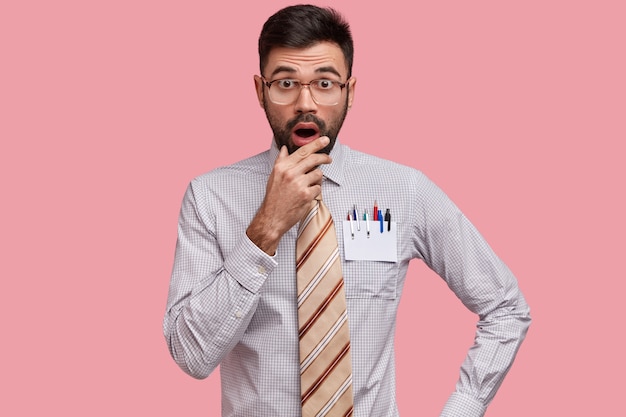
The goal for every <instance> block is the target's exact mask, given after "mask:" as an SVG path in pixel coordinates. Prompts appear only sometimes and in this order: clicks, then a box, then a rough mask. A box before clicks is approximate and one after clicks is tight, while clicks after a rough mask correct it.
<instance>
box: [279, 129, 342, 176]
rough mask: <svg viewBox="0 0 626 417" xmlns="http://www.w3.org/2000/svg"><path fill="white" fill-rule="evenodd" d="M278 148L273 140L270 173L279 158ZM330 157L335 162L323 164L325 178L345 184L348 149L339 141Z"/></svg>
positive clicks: (321, 167)
mask: <svg viewBox="0 0 626 417" xmlns="http://www.w3.org/2000/svg"><path fill="white" fill-rule="evenodd" d="M278 153H279V150H278V146H276V142H275V141H274V139H273V138H272V146H271V147H270V150H269V159H268V164H269V172H271V171H272V168H273V167H274V162H275V161H276V158H278ZM330 157H331V158H333V162H331V163H330V164H323V165H321V166H320V169H321V170H322V173H323V174H324V178H326V179H328V180H330V181H332V182H334V183H335V184H337V185H341V184H342V183H343V182H344V166H345V158H346V149H345V146H343V145H342V144H341V143H339V139H337V141H336V142H335V146H334V147H333V149H332V151H330Z"/></svg>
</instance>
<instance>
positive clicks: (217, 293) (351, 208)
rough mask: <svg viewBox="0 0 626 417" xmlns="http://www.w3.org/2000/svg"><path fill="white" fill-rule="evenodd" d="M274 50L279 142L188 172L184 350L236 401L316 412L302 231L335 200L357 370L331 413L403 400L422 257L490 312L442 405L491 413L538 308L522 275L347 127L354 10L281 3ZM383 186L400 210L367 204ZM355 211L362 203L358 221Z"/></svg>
mask: <svg viewBox="0 0 626 417" xmlns="http://www.w3.org/2000/svg"><path fill="white" fill-rule="evenodd" d="M259 57H260V75H258V76H255V77H254V82H255V86H256V93H257V96H258V100H259V103H260V105H261V106H262V107H263V109H264V110H265V113H266V115H267V119H268V121H269V124H270V126H271V128H272V131H273V139H274V140H273V143H272V144H271V147H270V149H269V150H268V151H266V152H264V153H261V154H259V155H256V156H253V157H251V158H248V159H246V160H244V161H241V162H239V163H236V164H233V165H231V166H228V167H224V168H219V169H216V170H214V171H212V172H209V173H207V174H205V175H202V176H200V177H198V178H196V179H194V180H193V181H192V182H191V184H190V185H189V188H188V190H187V193H186V194H185V197H184V199H183V203H182V208H181V213H180V220H179V236H178V242H177V248H176V257H175V262H174V269H173V273H172V280H171V285H170V293H169V297H168V303H167V311H166V315H165V320H164V333H165V337H166V340H167V343H168V346H169V349H170V352H171V354H172V356H173V358H174V360H175V361H176V362H177V363H178V365H179V366H180V367H181V368H182V369H183V370H184V371H185V372H187V373H188V374H190V375H192V376H194V377H196V378H205V377H207V376H208V375H209V374H210V373H211V372H212V371H213V370H215V368H216V367H217V366H218V365H220V373H221V384H222V397H223V400H222V403H223V405H222V410H223V415H224V416H244V417H249V416H261V417H263V416H267V417H279V416H285V417H294V416H300V415H303V416H305V417H306V416H308V415H309V414H308V413H309V411H308V410H306V407H305V402H306V401H307V398H305V397H306V396H305V394H304V382H301V366H302V367H304V365H303V364H302V363H301V358H300V352H299V351H300V347H299V319H298V314H299V307H298V302H299V301H298V297H299V296H300V290H299V289H298V288H297V283H296V266H295V265H296V242H297V239H298V234H299V233H300V231H299V226H300V225H301V223H304V222H305V220H304V219H305V218H307V214H308V215H309V216H311V214H310V213H315V211H314V210H313V211H311V210H312V208H315V209H317V208H319V210H320V212H321V210H322V207H323V205H324V206H325V207H327V208H328V209H329V210H330V214H332V217H333V219H334V223H335V225H336V228H335V230H336V233H332V236H333V241H334V237H335V235H336V238H337V241H338V248H339V252H338V253H339V257H340V258H341V262H340V267H341V271H342V273H343V281H342V284H343V285H339V287H341V288H340V289H341V291H343V294H342V296H341V297H338V298H337V300H341V302H343V303H345V304H347V323H348V326H349V337H350V341H349V343H348V344H347V345H346V347H347V348H348V349H347V351H348V352H349V355H351V356H346V357H348V358H351V359H350V361H349V365H348V366H350V365H351V371H350V370H349V369H348V372H351V375H348V376H347V377H345V379H342V381H344V382H345V384H344V385H345V386H343V389H344V390H343V391H341V392H342V394H341V395H342V397H341V398H342V401H343V400H345V402H346V404H345V409H344V410H343V411H341V414H338V413H337V412H336V409H335V408H336V407H335V408H333V407H334V405H333V404H334V402H333V401H335V400H337V398H338V396H339V394H336V395H335V394H333V395H335V399H334V400H328V402H327V403H326V400H324V402H325V404H326V409H330V411H329V412H328V414H324V413H325V412H326V411H322V412H321V414H319V415H329V416H330V415H342V416H343V415H354V416H356V417H366V416H375V417H386V416H398V415H399V412H398V409H397V405H396V400H395V370H394V366H395V364H394V345H393V344H394V330H395V317H396V312H397V308H398V303H399V300H400V293H401V291H402V288H403V284H404V279H405V276H406V272H407V268H408V265H409V261H410V260H411V259H422V260H423V261H424V262H425V263H426V264H427V265H428V266H429V267H430V268H432V269H433V270H434V271H435V272H437V273H438V274H439V275H440V276H441V277H442V278H443V279H444V280H445V281H446V283H447V284H448V286H449V287H450V288H451V289H452V291H454V293H455V294H456V295H457V296H458V297H459V298H460V299H461V301H462V302H463V303H464V304H465V305H466V306H467V308H469V309H470V310H471V311H473V312H474V313H476V314H477V315H478V316H479V322H478V326H477V333H476V339H475V344H474V346H473V347H472V348H471V349H470V351H469V353H468V355H467V358H466V360H465V362H464V363H463V365H462V370H461V377H460V379H459V381H458V383H457V386H456V390H455V392H453V393H452V395H451V396H450V398H449V400H448V402H447V403H446V405H445V406H444V409H443V411H442V413H441V415H442V416H464V417H468V416H482V415H483V414H484V412H485V410H486V407H487V406H488V404H489V402H490V401H491V399H492V398H493V396H494V395H495V392H496V390H497V389H498V387H499V386H500V384H501V382H502V380H503V378H504V376H505V374H506V373H507V371H508V369H509V368H510V366H511V364H512V362H513V360H514V357H515V355H516V352H517V351H518V349H519V346H520V344H521V342H522V340H523V339H524V336H525V334H526V331H527V328H528V325H529V323H530V317H529V309H528V306H527V304H526V302H525V300H524V298H523V296H522V294H521V292H520V291H519V289H518V286H517V282H516V279H515V278H514V276H513V275H512V274H511V272H510V271H509V270H508V268H507V267H506V266H505V265H504V264H503V263H502V262H501V261H500V259H498V258H497V256H496V255H495V254H494V253H493V252H492V250H491V249H490V248H489V246H488V245H487V244H486V243H485V242H484V240H483V239H482V237H481V236H480V235H479V233H478V232H477V231H476V229H475V228H474V227H473V226H472V225H471V224H470V222H469V221H468V220H467V219H466V218H465V217H464V216H463V214H462V213H461V212H460V211H459V209H458V208H457V207H456V206H455V205H454V204H453V203H452V202H451V201H450V200H449V199H448V198H447V197H446V195H445V194H444V193H443V192H442V191H441V190H440V189H438V188H437V187H436V186H435V185H434V184H433V183H432V182H431V181H429V180H428V179H427V178H426V177H425V176H424V175H423V174H422V173H421V172H419V171H417V170H415V169H413V168H409V167H406V166H401V165H398V164H395V163H392V162H389V161H385V160H382V159H379V158H376V157H374V156H370V155H366V154H363V153H360V152H357V151H354V150H352V149H349V148H348V147H346V146H345V145H342V144H341V143H340V142H339V141H338V139H337V135H338V133H339V130H340V128H341V126H342V123H343V121H344V118H345V117H346V113H347V111H348V109H349V108H350V106H351V105H352V101H353V99H354V90H355V84H356V79H355V78H354V77H352V74H351V70H352V59H353V44H352V38H351V34H350V29H349V26H348V24H347V23H346V22H345V21H344V20H343V19H342V17H341V16H340V15H338V14H337V13H336V12H335V11H333V10H332V9H322V8H318V7H315V6H309V5H300V6H292V7H287V8H285V9H282V10H280V11H279V12H277V13H276V14H275V15H273V16H272V17H270V18H269V19H268V21H267V22H266V23H265V25H264V27H263V29H262V31H261V35H260V38H259ZM322 197H323V198H322ZM374 200H377V201H378V202H380V203H381V207H382V206H383V204H384V207H385V210H381V212H378V211H375V212H372V211H370V212H369V215H370V219H372V215H374V216H378V215H379V213H380V215H381V216H384V215H385V211H386V208H389V214H388V216H392V217H391V219H390V221H386V222H383V221H381V222H380V225H381V228H380V230H379V229H377V228H376V229H374V230H369V228H370V227H372V226H377V225H378V224H379V223H374V222H371V221H370V222H365V221H364V220H363V217H362V216H363V214H364V212H365V210H366V209H367V210H371V209H372V208H373V204H374ZM356 211H358V212H359V213H358V214H357V213H356ZM346 213H349V214H350V215H352V214H354V215H356V218H352V217H350V220H351V221H343V220H344V219H346ZM315 215H317V214H315ZM388 220H389V218H388ZM331 223H332V222H331ZM366 228H367V229H368V232H367V233H368V237H365V234H364V233H365V229H366ZM331 230H332V229H331ZM355 233H356V234H357V236H356V238H355ZM370 233H371V234H370ZM383 239H391V240H387V241H384V240H383ZM357 241H358V242H360V243H356V242H357ZM381 242H383V243H382V244H381ZM385 242H386V243H385ZM389 242H391V244H389ZM353 245H360V246H353ZM368 245H369V246H370V248H371V247H375V246H376V245H378V246H379V249H380V258H378V256H379V255H378V251H373V252H375V253H374V255H373V257H372V256H370V255H368V256H365V255H364V253H365V252H367V250H368ZM349 251H350V252H352V253H351V254H350V255H349V259H348V252H349ZM298 259H299V256H298ZM298 273H300V272H298ZM298 280H300V278H299V277H298ZM344 294H345V300H344ZM300 333H302V332H301V331H300ZM301 385H302V387H303V389H302V392H301ZM316 387H317V386H316ZM350 390H351V391H350ZM303 410H305V411H303ZM317 412H318V411H315V413H317Z"/></svg>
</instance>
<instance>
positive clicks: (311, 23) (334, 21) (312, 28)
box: [259, 4, 354, 77]
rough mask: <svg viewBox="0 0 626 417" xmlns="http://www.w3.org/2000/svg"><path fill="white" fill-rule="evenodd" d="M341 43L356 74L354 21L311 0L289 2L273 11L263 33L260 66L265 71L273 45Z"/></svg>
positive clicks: (338, 44)
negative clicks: (295, 3)
mask: <svg viewBox="0 0 626 417" xmlns="http://www.w3.org/2000/svg"><path fill="white" fill-rule="evenodd" d="M325 41H327V42H333V43H335V44H337V46H339V48H340V49H341V51H342V52H343V56H344V58H345V60H346V65H347V66H348V77H350V76H351V75H352V62H353V57H354V44H353V43H352V33H351V32H350V25H349V24H348V22H347V21H346V20H345V19H344V18H343V16H341V14H339V13H338V12H337V11H336V10H334V9H332V8H330V7H327V8H321V7H317V6H313V5H310V4H301V5H297V6H288V7H285V8H284V9H281V10H279V11H278V12H276V13H275V14H273V15H272V16H271V17H270V18H269V19H267V21H266V22H265V24H264V25H263V29H262V30H261V35H260V36H259V66H260V69H261V74H263V68H265V65H266V64H267V58H268V56H269V54H270V51H271V50H272V48H276V47H287V48H308V47H310V46H313V45H315V44H316V43H319V42H325Z"/></svg>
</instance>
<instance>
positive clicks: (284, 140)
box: [263, 94, 348, 154]
mask: <svg viewBox="0 0 626 417" xmlns="http://www.w3.org/2000/svg"><path fill="white" fill-rule="evenodd" d="M263 108H264V109H265V116H266V117H267V121H268V122H269V124H270V127H271V128H272V132H273V133H274V141H275V142H276V146H278V149H280V148H281V147H282V146H283V145H285V146H286V147H287V150H288V151H289V153H290V154H292V153H294V152H295V151H296V150H297V149H298V148H299V146H296V145H295V144H294V143H293V142H292V140H291V133H292V130H293V128H294V127H295V126H296V125H297V124H298V123H315V125H316V126H317V128H318V130H319V134H320V136H328V138H329V139H330V141H329V142H328V145H326V146H325V147H324V148H322V149H320V150H319V151H317V153H325V154H329V153H330V151H331V150H332V149H333V147H334V146H335V142H336V141H337V135H338V134H339V130H341V126H342V125H343V122H344V120H345V119H346V115H347V114H348V96H347V95H346V101H345V103H344V105H343V109H342V111H341V114H340V115H339V116H338V117H336V118H335V119H333V120H330V121H329V122H328V123H326V122H324V121H323V120H322V119H320V118H319V117H317V116H315V115H314V114H312V113H302V114H299V115H297V116H296V117H294V118H293V119H291V120H289V121H287V123H285V124H284V125H281V122H280V121H279V120H278V119H277V118H276V117H275V116H274V115H272V114H271V112H270V111H269V108H268V105H267V97H266V96H265V94H263Z"/></svg>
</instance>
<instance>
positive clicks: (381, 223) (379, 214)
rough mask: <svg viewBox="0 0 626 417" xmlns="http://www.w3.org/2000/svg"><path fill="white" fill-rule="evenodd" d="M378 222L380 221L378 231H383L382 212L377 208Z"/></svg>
mask: <svg viewBox="0 0 626 417" xmlns="http://www.w3.org/2000/svg"><path fill="white" fill-rule="evenodd" d="M378 222H379V223H380V233H382V232H383V229H384V226H383V222H384V220H383V212H382V211H381V210H380V209H379V210H378Z"/></svg>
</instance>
